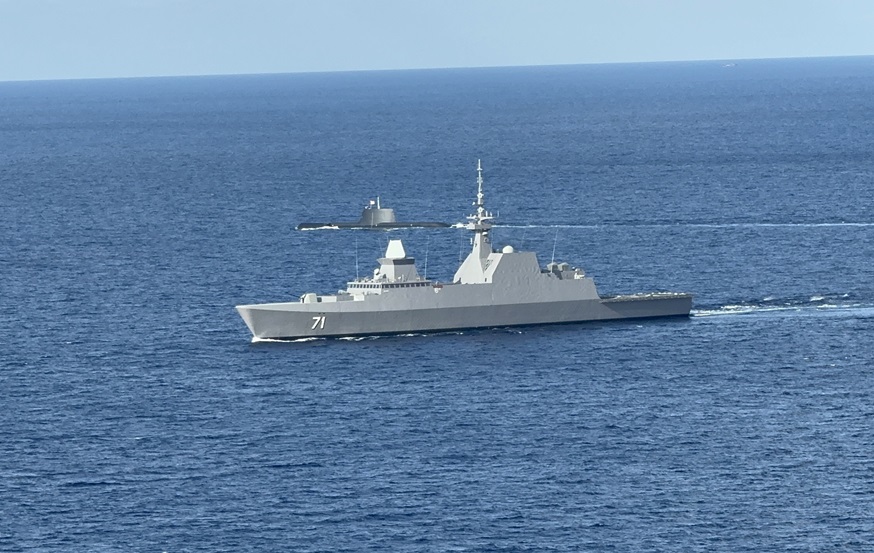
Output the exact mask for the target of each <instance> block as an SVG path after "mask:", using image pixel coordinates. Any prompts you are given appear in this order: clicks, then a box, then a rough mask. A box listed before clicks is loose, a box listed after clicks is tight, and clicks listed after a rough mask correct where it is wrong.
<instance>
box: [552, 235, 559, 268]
mask: <svg viewBox="0 0 874 553" xmlns="http://www.w3.org/2000/svg"><path fill="white" fill-rule="evenodd" d="M556 244H558V229H555V238H554V239H553V240H552V262H553V263H555V245H556Z"/></svg>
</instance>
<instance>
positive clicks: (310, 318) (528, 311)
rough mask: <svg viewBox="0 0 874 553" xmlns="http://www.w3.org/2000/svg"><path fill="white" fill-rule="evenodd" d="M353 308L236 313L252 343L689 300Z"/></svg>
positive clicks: (578, 317) (636, 312) (657, 312)
mask: <svg viewBox="0 0 874 553" xmlns="http://www.w3.org/2000/svg"><path fill="white" fill-rule="evenodd" d="M356 303H359V302H336V303H318V304H302V303H282V304H261V305H241V306H238V307H237V310H238V311H239V313H240V316H241V317H242V318H243V320H244V321H245V322H246V325H247V326H248V327H249V330H251V331H252V335H253V336H254V337H255V339H278V340H290V339H300V338H313V337H342V336H367V335H379V334H406V333H418V332H437V331H447V330H461V329H471V328H494V327H509V326H530V325H543V324H562V323H576V322H586V321H606V320H617V319H642V318H654V317H679V316H688V315H689V312H690V310H691V308H692V296H691V295H689V294H673V293H657V294H642V295H634V296H616V297H612V298H604V299H583V300H572V301H554V302H533V303H507V304H484V305H473V306H458V307H450V306H445V307H439V306H436V305H435V306H433V307H430V308H423V309H409V308H408V309H391V308H389V307H390V306H388V305H386V306H384V307H386V309H360V308H359V306H357V305H355V304H356ZM360 307H364V306H360Z"/></svg>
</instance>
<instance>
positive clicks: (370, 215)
mask: <svg viewBox="0 0 874 553" xmlns="http://www.w3.org/2000/svg"><path fill="white" fill-rule="evenodd" d="M395 222H397V219H396V218H395V210H394V209H391V208H390V207H381V206H380V205H379V197H377V198H376V200H370V203H369V204H367V205H366V206H364V211H362V212H361V219H359V220H358V224H359V225H361V226H367V227H375V226H379V225H381V224H385V223H395Z"/></svg>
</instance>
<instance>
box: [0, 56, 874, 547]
mask: <svg viewBox="0 0 874 553" xmlns="http://www.w3.org/2000/svg"><path fill="white" fill-rule="evenodd" d="M477 159H482V164H483V169H484V178H485V192H486V203H487V204H488V206H489V208H490V209H492V210H493V211H494V212H496V213H497V214H498V216H499V217H498V220H497V222H498V223H499V224H500V226H498V227H496V228H495V230H494V234H493V238H494V242H495V244H496V246H498V247H500V246H502V245H504V244H512V245H514V246H515V247H516V248H517V249H520V248H521V249H533V250H535V251H537V252H538V253H539V257H540V260H541V262H542V263H546V262H548V261H550V259H552V258H553V255H554V257H555V259H556V260H557V261H568V262H569V263H571V264H573V265H579V266H582V267H583V268H585V270H586V271H587V273H588V274H589V275H591V276H593V277H594V278H595V281H596V283H597V284H598V286H599V290H600V291H601V293H602V294H611V293H631V292H642V291H653V290H676V291H686V292H692V293H694V294H695V300H694V310H693V313H692V316H691V317H690V318H689V319H679V320H676V319H674V320H653V321H637V322H613V323H595V324H578V325H565V326H551V327H533V328H523V329H506V328H499V329H491V330H477V331H465V332H452V333H440V334H435V335H412V336H397V337H380V338H363V339H361V338H358V339H335V340H316V341H308V342H298V343H252V342H251V336H250V334H249V332H248V330H247V329H246V327H245V325H244V324H243V322H242V320H241V319H240V318H239V317H238V316H237V314H236V312H235V311H234V306H235V305H237V304H241V303H258V302H268V301H285V300H292V299H294V296H296V295H300V294H301V293H304V292H309V291H313V292H320V293H330V292H334V291H336V290H338V289H340V288H344V287H345V282H346V281H347V280H350V279H351V278H353V277H354V276H355V274H356V272H357V271H359V272H360V273H361V274H362V275H363V274H367V273H369V272H371V271H372V270H373V268H374V267H375V264H376V261H375V259H376V258H377V257H379V256H380V255H381V254H382V252H383V251H384V248H385V245H386V242H387V240H388V239H390V238H401V239H403V240H404V242H405V245H406V249H407V251H408V253H410V254H411V255H414V256H416V258H417V263H418V267H419V270H420V272H424V271H425V270H426V271H427V274H428V276H429V277H431V278H435V279H441V280H449V279H451V277H452V274H453V272H454V270H455V268H456V266H457V264H458V261H459V255H461V254H466V252H467V249H468V248H469V245H468V236H466V235H465V231H463V230H457V229H438V230H422V229H419V230H410V229H408V230H399V231H393V232H355V231H310V232H299V231H295V230H294V227H295V225H297V224H298V223H300V222H302V221H319V220H338V219H340V220H342V219H348V220H355V219H357V218H358V216H359V214H360V211H361V208H362V207H363V206H364V205H365V203H366V202H367V201H368V200H370V199H374V198H376V197H377V196H379V197H380V200H381V202H382V204H383V205H387V206H390V207H393V208H395V209H396V210H397V212H398V214H399V217H401V218H405V219H418V220H436V221H446V222H458V221H461V220H463V217H464V216H465V215H467V214H469V213H470V211H471V209H472V207H471V202H472V201H473V200H474V195H475V188H476V162H477ZM872 189H874V58H871V57H860V58H835V59H801V60H779V61H778V60H771V61H766V60H763V61H742V62H736V63H734V64H727V63H721V62H696V63H656V64H640V65H636V64H630V65H600V66H563V67H526V68H501V69H459V70H428V71H398V72H362V73H327V74H295V75H262V76H224V77H191V78H150V79H128V80H86V81H54V82H50V81H46V82H6V83H0V237H2V240H0V306H2V314H0V336H2V343H0V550H3V551H41V552H60V551H97V552H110V551H111V552H115V551H124V552H127V551H144V552H148V551H154V552H163V551H166V552H186V551H234V552H238V551H258V552H262V551H301V552H316V551H325V552H328V551H331V552H336V551H349V552H352V551H397V552H413V551H457V552H467V551H498V552H515V551H531V552H541V551H547V552H570V551H615V552H651V551H677V552H689V551H701V552H713V551H720V552H742V551H751V552H766V551H779V552H814V551H816V552H818V551H828V552H834V551H839V552H851V551H852V552H857V551H870V550H872V548H874V368H872V364H874V272H872V269H874V264H872V261H874V194H872ZM553 252H554V253H553ZM425 266H427V268H426V267H425ZM293 295H294V296H293Z"/></svg>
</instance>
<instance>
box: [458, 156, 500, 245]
mask: <svg viewBox="0 0 874 553" xmlns="http://www.w3.org/2000/svg"><path fill="white" fill-rule="evenodd" d="M476 185H477V190H476V202H474V204H473V205H475V206H476V213H474V214H473V215H468V216H467V220H468V221H469V222H468V223H467V224H466V225H465V228H466V229H467V230H472V231H473V232H474V237H473V241H472V242H473V251H472V252H471V253H476V254H477V255H476V257H478V258H479V259H484V258H486V257H488V256H489V253H491V251H492V248H491V241H490V240H489V230H490V229H491V228H492V223H491V221H492V220H493V219H494V216H493V215H492V214H491V213H489V212H488V211H487V210H486V206H485V202H484V199H485V195H484V194H483V166H482V161H481V160H479V159H478V160H476Z"/></svg>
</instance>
